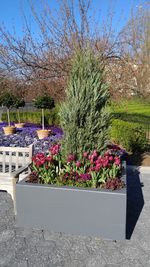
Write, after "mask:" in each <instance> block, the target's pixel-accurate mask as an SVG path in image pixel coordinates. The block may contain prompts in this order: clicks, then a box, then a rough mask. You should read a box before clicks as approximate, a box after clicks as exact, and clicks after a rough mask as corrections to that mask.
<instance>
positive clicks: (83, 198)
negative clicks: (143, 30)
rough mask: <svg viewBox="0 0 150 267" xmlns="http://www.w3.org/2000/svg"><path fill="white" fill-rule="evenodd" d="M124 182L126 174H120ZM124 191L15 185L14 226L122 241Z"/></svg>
mask: <svg viewBox="0 0 150 267" xmlns="http://www.w3.org/2000/svg"><path fill="white" fill-rule="evenodd" d="M122 179H123V180H124V182H125V183H126V171H125V169H124V173H123V175H122ZM126 198H127V193H126V188H123V189H121V190H118V191H110V190H104V189H100V190H98V189H89V188H88V189H83V188H82V189H81V188H80V189H79V188H70V187H56V186H51V185H39V184H27V183H26V182H25V181H24V180H22V181H20V182H19V183H18V184H16V204H17V217H16V223H17V226H21V227H26V228H30V227H32V228H38V229H47V230H50V231H55V232H64V233H68V234H77V235H78V234H79V235H88V236H91V235H92V236H97V237H102V238H106V239H113V240H123V239H125V238H126Z"/></svg>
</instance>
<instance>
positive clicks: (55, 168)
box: [28, 144, 124, 190]
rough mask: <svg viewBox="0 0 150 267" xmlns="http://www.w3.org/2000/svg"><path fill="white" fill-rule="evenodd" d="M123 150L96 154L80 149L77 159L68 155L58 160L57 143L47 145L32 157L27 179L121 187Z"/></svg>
mask: <svg viewBox="0 0 150 267" xmlns="http://www.w3.org/2000/svg"><path fill="white" fill-rule="evenodd" d="M123 152H124V151H123V150H121V149H120V148H119V147H117V146H113V147H109V148H108V150H107V151H105V152H103V153H101V154H100V153H99V152H98V151H96V150H94V151H93V152H92V153H88V152H83V154H82V156H80V159H78V158H77V157H76V156H75V155H73V154H69V155H68V157H67V159H66V160H64V159H62V155H61V146H60V144H54V145H52V146H51V147H50V149H49V152H48V153H45V154H44V153H37V154H36V155H35V156H34V157H33V163H32V166H31V169H32V172H31V174H30V177H29V178H28V182H31V183H40V184H54V185H61V186H75V187H92V188H98V187H100V188H105V189H112V190H115V189H120V188H123V187H124V183H123V181H122V180H121V179H120V177H121V174H122V166H121V156H122V153H123Z"/></svg>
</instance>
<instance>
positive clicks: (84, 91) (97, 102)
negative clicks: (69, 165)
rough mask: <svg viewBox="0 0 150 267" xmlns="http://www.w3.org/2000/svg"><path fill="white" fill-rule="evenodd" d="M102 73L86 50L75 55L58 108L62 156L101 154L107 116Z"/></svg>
mask: <svg viewBox="0 0 150 267" xmlns="http://www.w3.org/2000/svg"><path fill="white" fill-rule="evenodd" d="M103 76H104V71H103V69H102V68H100V64H99V61H98V59H97V58H96V56H94V55H93V53H92V52H91V51H89V50H85V51H78V52H76V55H75V56H74V58H73V62H72V71H71V74H70V78H69V82H68V86H67V88H66V100H65V102H64V103H62V105H61V109H60V121H61V126H62V129H63V130H64V138H63V140H62V150H63V155H64V157H66V156H67V155H68V154H69V153H73V154H77V155H78V156H79V155H80V154H81V153H82V152H83V151H92V150H94V149H98V150H104V148H105V147H106V144H107V141H108V132H109V125H110V112H109V109H108V107H107V102H108V99H109V93H108V87H107V84H106V83H105V82H104V77H103Z"/></svg>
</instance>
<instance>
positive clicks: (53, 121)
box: [2, 107, 60, 125]
mask: <svg viewBox="0 0 150 267" xmlns="http://www.w3.org/2000/svg"><path fill="white" fill-rule="evenodd" d="M58 111H59V108H58V107H55V108H53V109H52V110H50V111H48V110H46V111H45V125H59V124H60V120H59V116H58ZM10 120H11V122H17V121H18V117H17V113H16V112H10ZM2 121H7V114H6V113H3V114H2ZM20 121H21V122H31V123H38V124H41V111H36V112H35V111H34V112H31V111H30V112H29V111H28V112H27V111H26V112H23V111H21V112H20Z"/></svg>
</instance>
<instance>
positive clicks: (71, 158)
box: [67, 154, 75, 162]
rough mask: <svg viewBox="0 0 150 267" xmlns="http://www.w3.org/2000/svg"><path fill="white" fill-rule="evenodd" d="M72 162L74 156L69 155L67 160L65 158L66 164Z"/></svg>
mask: <svg viewBox="0 0 150 267" xmlns="http://www.w3.org/2000/svg"><path fill="white" fill-rule="evenodd" d="M74 160H75V155H73V154H69V155H68V158H67V162H71V161H74Z"/></svg>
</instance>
